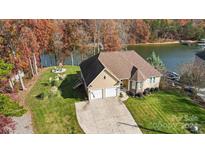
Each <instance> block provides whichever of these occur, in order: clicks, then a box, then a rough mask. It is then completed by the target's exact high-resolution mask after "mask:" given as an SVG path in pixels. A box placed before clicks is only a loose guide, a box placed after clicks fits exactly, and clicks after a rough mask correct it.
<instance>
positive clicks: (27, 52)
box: [0, 19, 205, 91]
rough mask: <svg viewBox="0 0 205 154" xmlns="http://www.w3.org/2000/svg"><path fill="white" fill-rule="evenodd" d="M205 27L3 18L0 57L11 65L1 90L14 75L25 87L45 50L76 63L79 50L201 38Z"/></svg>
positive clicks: (201, 23)
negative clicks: (75, 56)
mask: <svg viewBox="0 0 205 154" xmlns="http://www.w3.org/2000/svg"><path fill="white" fill-rule="evenodd" d="M204 30H205V21H204V20H31V19H30V20H1V21H0V58H1V59H2V60H3V62H5V63H7V64H11V65H12V70H11V72H10V73H9V74H7V75H6V80H5V75H4V78H3V77H1V79H0V87H1V91H3V90H4V89H5V85H8V84H5V83H9V85H10V88H11V89H12V90H13V88H14V87H13V86H14V83H13V81H12V80H11V77H12V76H13V75H17V76H18V78H19V81H20V83H21V84H20V85H21V89H23V90H24V89H25V86H24V82H23V79H22V75H21V74H22V72H24V74H25V75H27V76H28V77H30V78H31V77H32V76H35V75H36V74H38V68H39V67H41V65H40V55H41V54H42V53H53V54H55V56H56V59H57V64H58V63H60V62H63V61H64V60H65V58H66V57H71V60H72V64H73V53H75V52H77V51H78V52H80V53H81V55H82V56H83V54H85V53H87V52H92V53H93V54H96V53H98V52H100V51H116V50H122V49H124V48H125V46H124V45H125V44H136V43H146V42H163V41H165V42H166V41H174V40H181V39H190V40H199V39H201V38H203V37H204V36H205V32H204ZM82 58H83V57H82ZM4 69H5V67H4Z"/></svg>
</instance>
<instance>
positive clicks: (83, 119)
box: [75, 98, 142, 134]
mask: <svg viewBox="0 0 205 154" xmlns="http://www.w3.org/2000/svg"><path fill="white" fill-rule="evenodd" d="M75 107H76V114H77V119H78V122H79V124H80V126H81V128H82V129H83V130H84V132H85V133H88V134H141V133H142V132H141V130H140V129H139V128H138V126H137V124H136V122H135V121H134V119H133V117H132V116H131V114H130V112H129V111H128V109H127V108H126V106H125V105H124V104H123V103H122V102H120V101H119V100H118V99H116V98H109V99H102V100H96V101H93V102H91V103H88V102H87V101H84V102H79V103H76V104H75Z"/></svg>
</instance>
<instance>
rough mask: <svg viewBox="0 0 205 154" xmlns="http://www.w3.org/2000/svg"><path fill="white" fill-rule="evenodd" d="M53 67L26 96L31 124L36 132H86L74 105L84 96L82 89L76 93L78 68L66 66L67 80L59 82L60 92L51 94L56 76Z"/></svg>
mask: <svg viewBox="0 0 205 154" xmlns="http://www.w3.org/2000/svg"><path fill="white" fill-rule="evenodd" d="M52 68H53V67H51V68H49V69H48V70H46V71H45V72H44V73H43V74H42V75H41V76H40V78H39V80H38V81H37V83H36V84H35V85H34V87H33V88H32V90H31V92H30V93H29V94H28V95H27V96H26V101H27V104H28V106H29V108H30V110H31V112H32V122H33V127H34V132H35V133H46V134H47V133H58V134H62V133H83V131H82V129H81V128H80V126H79V124H78V122H77V118H76V112H75V102H78V101H81V100H83V99H84V97H85V93H84V91H83V87H81V88H80V90H79V89H78V90H73V86H74V84H75V82H76V80H77V76H76V73H77V72H78V71H79V67H77V66H64V68H66V69H67V70H66V74H67V77H66V78H65V79H64V80H63V81H62V80H60V81H59V82H58V91H57V93H56V94H52V93H51V84H50V83H49V78H50V77H52V78H54V77H55V76H56V74H54V73H52V72H51V69H52ZM42 92H43V93H44V94H45V98H44V99H43V100H40V99H38V98H37V97H36V96H38V95H39V94H40V93H42Z"/></svg>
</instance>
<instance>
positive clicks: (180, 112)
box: [125, 91, 205, 134]
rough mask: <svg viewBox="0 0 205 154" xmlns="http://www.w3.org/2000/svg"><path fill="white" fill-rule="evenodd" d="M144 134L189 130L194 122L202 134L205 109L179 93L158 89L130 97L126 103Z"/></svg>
mask: <svg viewBox="0 0 205 154" xmlns="http://www.w3.org/2000/svg"><path fill="white" fill-rule="evenodd" d="M125 104H126V106H127V108H128V109H129V111H130V112H131V114H132V116H133V118H134V119H135V121H136V122H137V124H138V125H139V127H140V129H141V130H142V132H143V133H163V134H166V133H170V134H172V133H174V134H178V133H180V134H184V133H190V131H188V130H187V128H186V126H188V125H190V124H196V125H198V126H199V129H200V133H205V109H203V108H201V107H199V106H198V105H195V104H193V103H192V102H191V101H190V99H189V98H188V97H186V96H183V95H182V94H180V93H178V92H163V91H161V92H158V93H154V94H151V95H150V96H146V97H145V98H142V99H140V98H129V99H128V100H127V102H126V103H125Z"/></svg>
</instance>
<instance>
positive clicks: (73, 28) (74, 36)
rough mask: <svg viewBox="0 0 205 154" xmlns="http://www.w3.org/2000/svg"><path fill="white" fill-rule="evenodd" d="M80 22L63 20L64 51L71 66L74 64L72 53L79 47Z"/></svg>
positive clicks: (80, 39) (80, 35)
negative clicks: (69, 58)
mask: <svg viewBox="0 0 205 154" xmlns="http://www.w3.org/2000/svg"><path fill="white" fill-rule="evenodd" d="M82 34H83V33H82V20H64V36H63V43H64V51H65V54H66V55H70V56H71V61H72V65H73V64H74V58H73V53H74V52H76V51H77V49H79V47H80V45H81V44H80V43H81V41H82V38H83V35H82Z"/></svg>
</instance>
